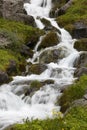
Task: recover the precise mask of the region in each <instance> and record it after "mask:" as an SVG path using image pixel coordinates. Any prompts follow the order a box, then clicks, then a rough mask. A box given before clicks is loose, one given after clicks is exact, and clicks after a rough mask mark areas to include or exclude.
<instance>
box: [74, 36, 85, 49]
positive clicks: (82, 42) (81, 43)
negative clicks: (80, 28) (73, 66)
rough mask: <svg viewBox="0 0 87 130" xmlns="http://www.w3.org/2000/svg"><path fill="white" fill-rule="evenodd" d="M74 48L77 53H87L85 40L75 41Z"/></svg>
mask: <svg viewBox="0 0 87 130" xmlns="http://www.w3.org/2000/svg"><path fill="white" fill-rule="evenodd" d="M74 48H76V49H77V50H78V51H87V38H82V39H79V40H78V41H76V42H75V44H74Z"/></svg>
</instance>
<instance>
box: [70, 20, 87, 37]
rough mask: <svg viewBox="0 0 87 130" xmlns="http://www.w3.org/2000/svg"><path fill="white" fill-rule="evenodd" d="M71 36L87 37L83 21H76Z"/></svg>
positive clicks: (86, 26) (86, 27)
mask: <svg viewBox="0 0 87 130" xmlns="http://www.w3.org/2000/svg"><path fill="white" fill-rule="evenodd" d="M72 36H73V38H77V39H81V38H87V25H86V24H85V23H84V22H81V21H80V22H76V23H75V24H74V29H73V31H72Z"/></svg>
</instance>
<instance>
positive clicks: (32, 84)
mask: <svg viewBox="0 0 87 130" xmlns="http://www.w3.org/2000/svg"><path fill="white" fill-rule="evenodd" d="M40 87H42V84H41V82H40V81H38V80H34V81H32V82H31V84H30V88H36V89H40Z"/></svg>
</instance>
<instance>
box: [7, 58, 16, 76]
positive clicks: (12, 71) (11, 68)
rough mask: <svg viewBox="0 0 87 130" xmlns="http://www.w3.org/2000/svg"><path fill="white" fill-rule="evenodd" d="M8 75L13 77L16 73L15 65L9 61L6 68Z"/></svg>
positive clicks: (12, 61)
mask: <svg viewBox="0 0 87 130" xmlns="http://www.w3.org/2000/svg"><path fill="white" fill-rule="evenodd" d="M6 72H7V74H8V75H15V74H16V73H17V64H16V62H15V61H14V60H10V63H9V65H8V67H7V68H6Z"/></svg>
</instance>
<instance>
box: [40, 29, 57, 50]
mask: <svg viewBox="0 0 87 130" xmlns="http://www.w3.org/2000/svg"><path fill="white" fill-rule="evenodd" d="M58 43H59V37H58V35H57V33H56V32H54V31H51V32H49V33H48V34H47V35H46V36H45V37H44V38H43V40H42V42H41V44H40V46H39V48H46V47H50V46H55V45H57V44H58Z"/></svg>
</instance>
